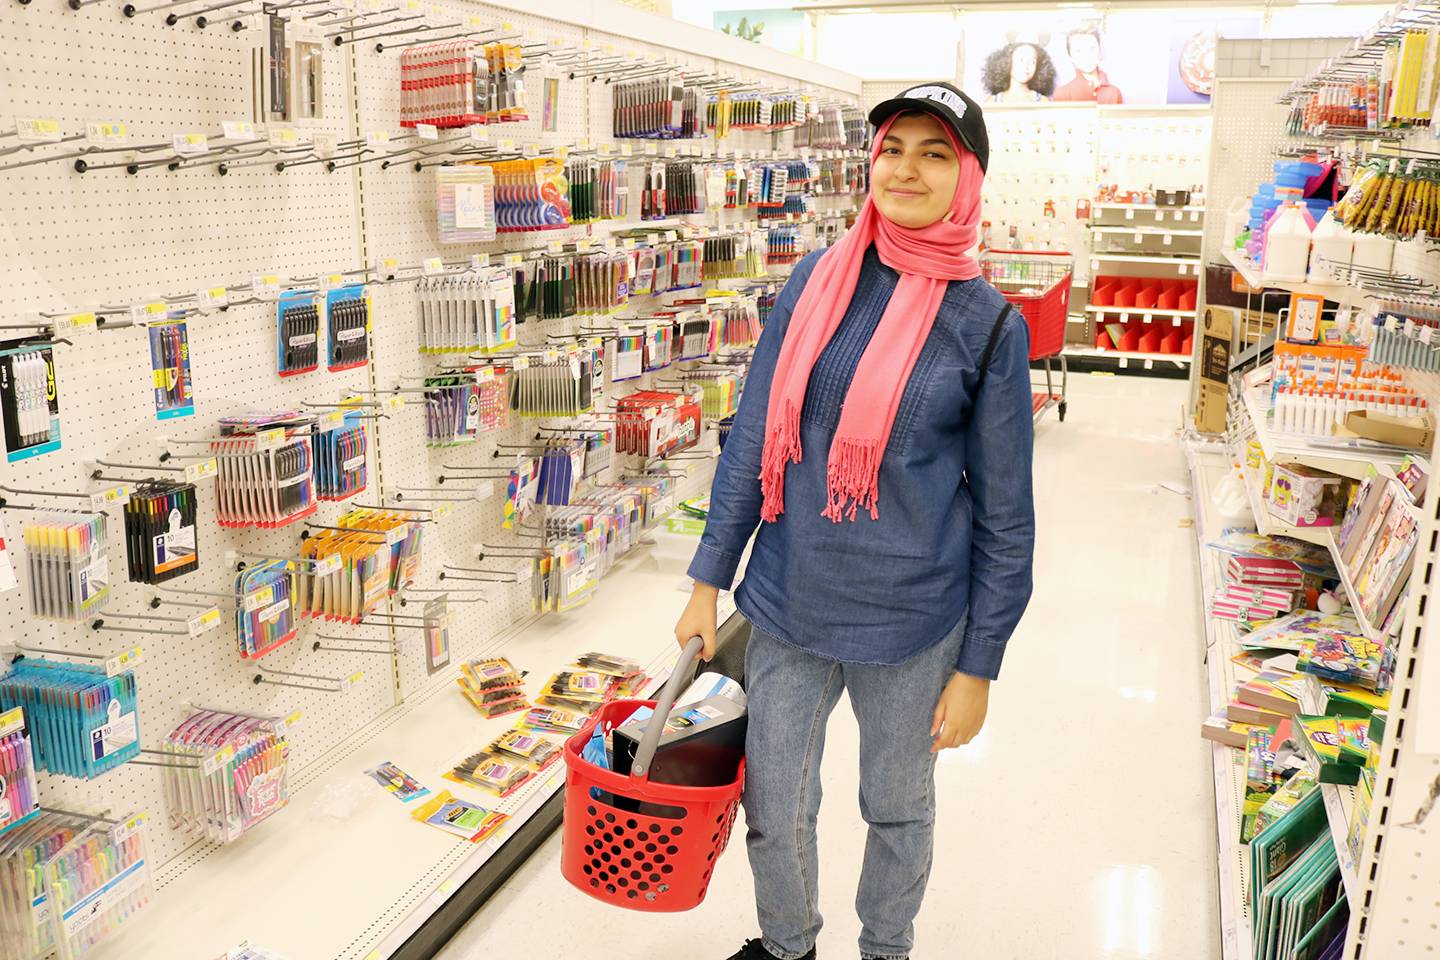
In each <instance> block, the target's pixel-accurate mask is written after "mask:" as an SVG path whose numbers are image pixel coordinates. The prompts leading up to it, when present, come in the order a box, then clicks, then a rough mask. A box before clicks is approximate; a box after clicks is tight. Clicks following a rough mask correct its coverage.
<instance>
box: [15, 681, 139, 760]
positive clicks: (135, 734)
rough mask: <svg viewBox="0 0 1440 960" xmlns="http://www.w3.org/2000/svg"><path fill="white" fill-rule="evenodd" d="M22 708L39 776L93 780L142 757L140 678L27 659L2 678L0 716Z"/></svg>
mask: <svg viewBox="0 0 1440 960" xmlns="http://www.w3.org/2000/svg"><path fill="white" fill-rule="evenodd" d="M16 707H21V708H23V709H24V711H25V718H26V723H27V724H28V725H29V728H30V738H31V745H32V748H33V751H34V764H35V768H36V769H37V770H48V771H50V772H51V773H57V774H61V775H63V776H67V777H79V778H82V779H86V780H88V779H93V778H95V777H97V776H100V775H101V774H104V773H108V772H109V771H111V770H113V769H115V767H117V766H119V765H120V764H122V763H124V762H125V761H127V760H130V759H132V758H134V757H135V756H137V755H138V754H139V752H140V727H139V722H138V720H137V717H136V710H135V708H136V688H135V674H134V673H131V672H129V671H125V672H122V673H117V674H115V675H113V676H107V675H106V673H105V668H104V667H103V666H102V665H99V664H72V663H62V662H60V661H56V660H47V659H44V658H40V657H24V658H22V659H20V660H18V661H16V663H15V664H14V666H13V667H12V668H11V670H10V672H9V673H8V674H6V675H5V676H4V677H3V678H0V710H3V711H9V710H13V709H14V708H16Z"/></svg>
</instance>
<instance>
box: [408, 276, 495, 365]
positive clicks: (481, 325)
mask: <svg viewBox="0 0 1440 960" xmlns="http://www.w3.org/2000/svg"><path fill="white" fill-rule="evenodd" d="M416 296H417V299H418V300H419V303H420V352H421V353H466V354H469V353H476V352H482V353H491V352H496V351H501V350H507V349H509V348H511V347H513V346H514V345H515V336H516V334H515V322H516V310H515V280H514V279H513V278H512V277H511V276H510V274H509V273H508V272H507V271H506V270H503V269H493V268H492V269H483V270H472V271H469V272H467V273H463V274H452V275H449V276H444V277H422V278H421V279H419V280H417V281H416Z"/></svg>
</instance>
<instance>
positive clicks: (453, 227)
mask: <svg viewBox="0 0 1440 960" xmlns="http://www.w3.org/2000/svg"><path fill="white" fill-rule="evenodd" d="M435 212H436V215H437V216H438V218H439V223H438V226H439V230H440V242H441V243H488V242H489V241H491V240H494V239H495V173H494V171H492V170H491V169H490V168H489V167H487V166H484V165H474V164H461V165H459V166H453V167H436V168H435Z"/></svg>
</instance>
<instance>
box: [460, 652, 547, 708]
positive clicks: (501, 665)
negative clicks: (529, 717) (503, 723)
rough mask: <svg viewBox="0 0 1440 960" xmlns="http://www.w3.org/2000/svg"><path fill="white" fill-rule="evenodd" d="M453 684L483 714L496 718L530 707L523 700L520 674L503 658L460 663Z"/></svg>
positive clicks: (523, 694) (522, 681)
mask: <svg viewBox="0 0 1440 960" xmlns="http://www.w3.org/2000/svg"><path fill="white" fill-rule="evenodd" d="M455 683H456V684H457V685H459V687H460V692H461V693H462V694H464V695H465V699H466V700H469V701H470V705H471V706H473V707H474V708H475V709H476V710H479V711H480V714H481V716H484V717H499V716H503V715H505V714H507V713H514V712H516V711H517V710H525V709H528V708H529V706H530V704H529V703H528V702H527V701H526V699H525V688H524V686H523V684H524V677H523V676H522V675H521V674H520V672H519V671H517V670H516V669H515V667H514V666H513V665H512V664H511V663H510V661H509V660H507V659H505V658H504V657H491V658H488V659H484V660H468V661H466V662H465V663H462V664H461V665H460V676H458V677H456V678H455Z"/></svg>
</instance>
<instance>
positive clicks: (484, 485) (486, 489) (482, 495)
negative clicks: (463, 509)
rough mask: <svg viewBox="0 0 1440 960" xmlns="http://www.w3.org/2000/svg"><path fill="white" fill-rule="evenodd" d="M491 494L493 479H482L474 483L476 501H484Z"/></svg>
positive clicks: (493, 492)
mask: <svg viewBox="0 0 1440 960" xmlns="http://www.w3.org/2000/svg"><path fill="white" fill-rule="evenodd" d="M493 496H495V481H494V480H482V481H480V482H479V483H478V484H476V485H475V499H476V501H478V502H480V503H484V502H485V501H486V500H489V499H490V498H491V497H493Z"/></svg>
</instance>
